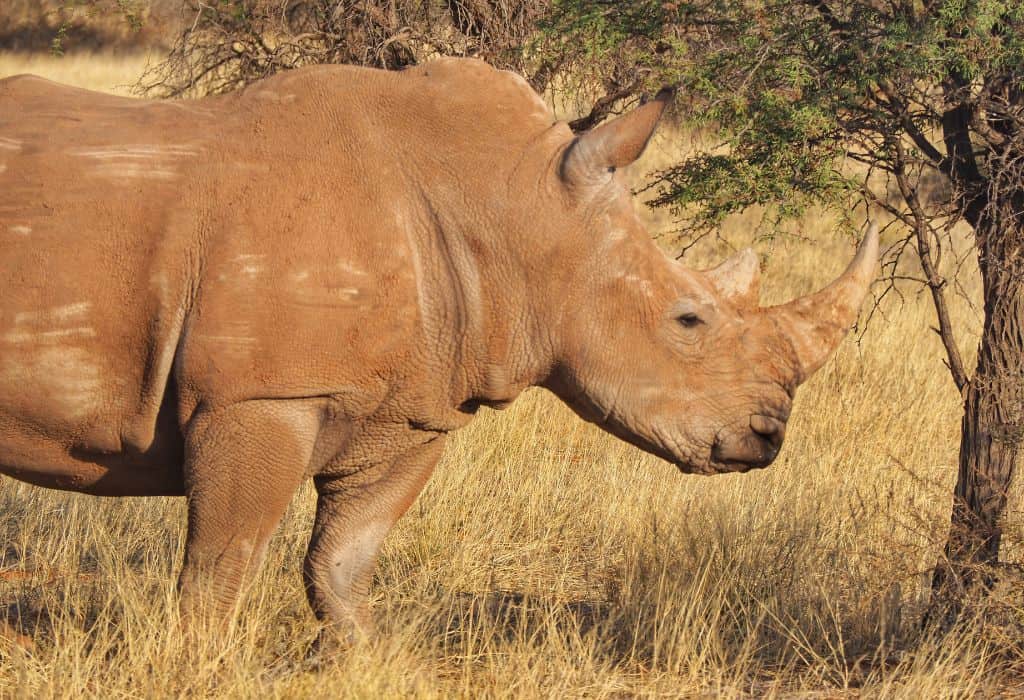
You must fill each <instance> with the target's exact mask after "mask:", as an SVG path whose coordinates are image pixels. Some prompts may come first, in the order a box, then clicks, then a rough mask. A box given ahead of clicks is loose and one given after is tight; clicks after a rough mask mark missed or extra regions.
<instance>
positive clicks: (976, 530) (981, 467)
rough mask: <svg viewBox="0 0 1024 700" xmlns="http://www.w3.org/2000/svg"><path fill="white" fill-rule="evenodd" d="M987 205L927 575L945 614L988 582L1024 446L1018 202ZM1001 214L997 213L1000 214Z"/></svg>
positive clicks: (1023, 247) (1023, 279) (1022, 244)
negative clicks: (981, 313) (978, 319)
mask: <svg viewBox="0 0 1024 700" xmlns="http://www.w3.org/2000/svg"><path fill="white" fill-rule="evenodd" d="M1021 199H1022V198H1021V196H1020V195H1019V194H1018V195H1017V196H1011V197H1006V198H1003V199H1002V201H1000V202H999V204H1000V205H1002V206H1001V208H1005V209H1007V211H1005V212H1001V211H999V210H998V208H997V207H995V206H991V205H990V206H989V208H988V211H987V212H986V213H985V214H984V215H983V216H982V218H981V220H980V221H979V223H978V226H977V227H976V228H975V232H976V236H977V244H978V260H979V266H980V268H981V274H982V280H983V284H984V297H985V325H984V330H983V332H982V337H981V343H980V346H979V351H978V364H977V368H976V370H975V372H974V376H973V377H972V378H971V380H970V383H969V384H968V386H967V388H966V392H965V396H964V417H963V423H962V426H961V438H960V440H961V441H960V466H959V473H958V476H957V482H956V488H955V491H954V496H953V515H952V523H951V528H950V533H949V539H948V540H947V543H946V548H945V560H944V561H943V562H942V563H941V564H940V565H939V567H938V568H937V569H936V573H935V578H934V580H933V592H934V593H935V594H936V600H935V603H936V604H937V605H939V606H945V607H946V611H945V612H946V616H947V617H948V616H949V614H950V613H952V614H953V615H954V616H955V614H956V612H957V611H959V609H960V607H961V604H962V602H963V601H964V598H965V596H966V595H967V594H968V592H970V591H972V590H976V589H978V588H979V587H980V590H981V592H984V591H986V590H988V589H989V588H990V587H991V585H992V584H993V582H994V576H995V566H996V565H997V564H998V562H999V544H1000V538H1001V535H1002V530H1001V523H1000V520H1001V517H1002V515H1003V511H1004V509H1005V508H1006V501H1007V494H1008V492H1009V488H1010V483H1011V480H1012V479H1013V475H1014V467H1015V465H1016V462H1017V459H1018V456H1019V454H1020V453H1021V450H1022V448H1024V228H1022V226H1021V223H1020V222H1021V221H1024V208H1020V204H1021ZM1000 214H1003V215H1000Z"/></svg>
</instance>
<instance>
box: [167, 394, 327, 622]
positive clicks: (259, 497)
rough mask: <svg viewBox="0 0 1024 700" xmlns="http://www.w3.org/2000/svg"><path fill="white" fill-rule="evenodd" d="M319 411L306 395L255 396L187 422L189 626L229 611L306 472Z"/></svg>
mask: <svg viewBox="0 0 1024 700" xmlns="http://www.w3.org/2000/svg"><path fill="white" fill-rule="evenodd" d="M318 416H319V414H318V412H317V411H315V410H311V409H310V407H309V406H305V405H302V403H301V402H294V403H293V402H287V401H251V402H246V403H242V404H235V405H232V406H229V407H227V408H225V409H222V410H220V411H217V412H215V413H211V414H205V415H202V416H199V417H198V418H196V419H195V420H194V421H193V424H192V425H191V426H190V427H189V430H188V435H187V437H186V461H185V491H186V495H187V497H188V535H187V539H186V543H185V561H184V564H183V566H182V570H181V577H180V579H179V590H180V594H181V610H182V615H183V617H184V619H185V622H186V625H187V626H201V625H199V623H200V621H201V620H202V621H213V622H219V621H223V620H224V619H226V618H227V617H228V616H229V615H230V614H231V612H232V610H233V608H234V604H235V602H236V600H237V597H238V593H239V592H240V590H241V588H242V586H243V584H244V583H245V582H246V580H247V579H249V578H250V577H251V574H252V573H253V572H255V571H256V570H258V568H259V565H260V564H261V563H262V560H263V555H264V552H265V550H266V545H267V542H268V541H269V540H270V536H271V535H272V534H273V532H274V530H275V529H276V528H277V525H278V523H279V522H280V519H281V517H282V516H283V515H284V512H285V510H286V509H287V507H288V503H289V502H290V501H291V498H292V495H293V494H294V493H295V490H296V489H297V488H298V486H299V484H300V483H301V482H302V480H303V478H304V477H305V475H306V473H307V469H308V465H309V460H310V455H311V453H312V449H313V444H314V443H315V440H316V432H317V430H318V427H319V417H318Z"/></svg>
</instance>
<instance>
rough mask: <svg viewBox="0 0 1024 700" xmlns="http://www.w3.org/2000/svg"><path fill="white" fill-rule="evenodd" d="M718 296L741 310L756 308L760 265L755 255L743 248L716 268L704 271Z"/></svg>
mask: <svg viewBox="0 0 1024 700" xmlns="http://www.w3.org/2000/svg"><path fill="white" fill-rule="evenodd" d="M704 274H705V275H707V277H708V279H710V280H711V284H713V285H714V286H715V289H717V290H718V292H719V294H721V295H722V296H724V297H726V298H727V299H729V300H730V301H731V302H732V303H734V304H736V305H737V306H739V307H741V308H747V307H756V306H757V301H758V298H759V296H760V291H761V263H760V262H759V261H758V259H757V253H755V252H754V251H753V250H752V249H750V248H745V249H744V250H741V251H740V252H738V253H736V254H735V255H733V256H732V257H730V258H728V259H726V260H725V262H723V263H721V264H720V265H719V266H718V267H713V268H711V269H710V270H705V272H704Z"/></svg>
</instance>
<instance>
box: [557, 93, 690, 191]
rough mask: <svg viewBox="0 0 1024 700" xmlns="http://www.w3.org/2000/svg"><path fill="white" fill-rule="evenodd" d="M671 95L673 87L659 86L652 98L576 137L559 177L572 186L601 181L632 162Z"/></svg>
mask: <svg viewBox="0 0 1024 700" xmlns="http://www.w3.org/2000/svg"><path fill="white" fill-rule="evenodd" d="M674 94H675V90H673V89H672V88H662V90H661V91H660V92H658V94H657V95H656V96H655V97H654V99H653V100H650V101H648V102H645V103H644V104H642V105H640V106H639V107H637V108H636V109H634V110H633V111H632V112H630V113H629V114H626V115H623V116H621V117H619V118H618V119H614V120H612V121H610V122H607V123H605V124H602V125H600V126H598V127H597V128H595V129H591V130H590V131H588V132H586V133H584V134H581V135H580V136H578V137H576V139H575V140H574V141H573V142H572V144H570V146H569V148H568V149H567V150H566V152H565V156H564V157H563V159H562V166H561V174H562V178H563V179H564V180H565V181H566V182H568V183H569V184H570V185H573V186H587V185H596V184H602V183H604V182H606V181H607V180H608V178H609V176H610V175H611V173H612V172H614V171H615V170H616V169H617V168H623V167H625V166H627V165H629V164H630V163H632V162H634V161H635V160H636V159H637V158H639V157H640V154H641V153H643V152H644V148H646V147H647V142H648V141H650V140H651V136H652V135H653V134H654V129H655V128H656V127H657V126H658V122H659V121H660V120H661V115H662V114H663V113H664V112H665V107H667V106H668V103H669V102H671V101H672V96H673V95H674Z"/></svg>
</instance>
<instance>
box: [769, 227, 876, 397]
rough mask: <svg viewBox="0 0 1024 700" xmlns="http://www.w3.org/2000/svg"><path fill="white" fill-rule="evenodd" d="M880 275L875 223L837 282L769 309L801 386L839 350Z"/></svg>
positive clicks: (869, 228)
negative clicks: (787, 343)
mask: <svg viewBox="0 0 1024 700" xmlns="http://www.w3.org/2000/svg"><path fill="white" fill-rule="evenodd" d="M877 272H878V224H876V223H874V222H872V223H871V225H870V226H868V232H867V233H866V234H865V236H864V240H862V241H861V242H860V246H859V247H858V248H857V255H856V256H855V257H854V258H853V260H852V261H851V262H850V264H849V265H848V266H847V268H846V271H845V272H843V274H841V275H840V276H839V277H838V279H836V280H835V281H834V282H832V284H830V285H829V286H827V287H825V288H824V289H822V290H821V291H820V292H817V293H816V294H811V295H808V296H805V297H800V298H799V299H794V300H793V301H791V302H789V303H786V304H782V305H781V306H774V307H772V308H770V309H768V313H769V314H771V315H772V316H774V318H775V320H776V324H777V326H778V328H779V329H780V331H781V332H782V333H783V334H784V335H785V336H786V337H787V338H788V339H789V341H790V343H791V344H792V346H793V350H794V351H795V352H796V359H797V362H798V364H799V368H798V369H799V373H800V376H799V377H798V378H797V381H798V382H802V381H804V380H805V379H807V377H809V376H810V375H811V374H813V373H814V371H815V370H817V369H818V368H819V367H821V366H822V365H823V364H825V360H827V359H828V357H829V355H831V354H832V351H833V350H835V349H836V348H837V347H838V346H839V343H840V341H841V340H842V339H843V336H845V335H846V332H847V331H848V330H850V328H851V327H852V326H853V324H854V322H856V320H857V316H858V314H859V313H860V307H861V304H863V303H864V298H865V297H866V296H867V294H868V290H869V289H870V288H871V283H872V282H873V281H874V279H875V275H876V274H877Z"/></svg>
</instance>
